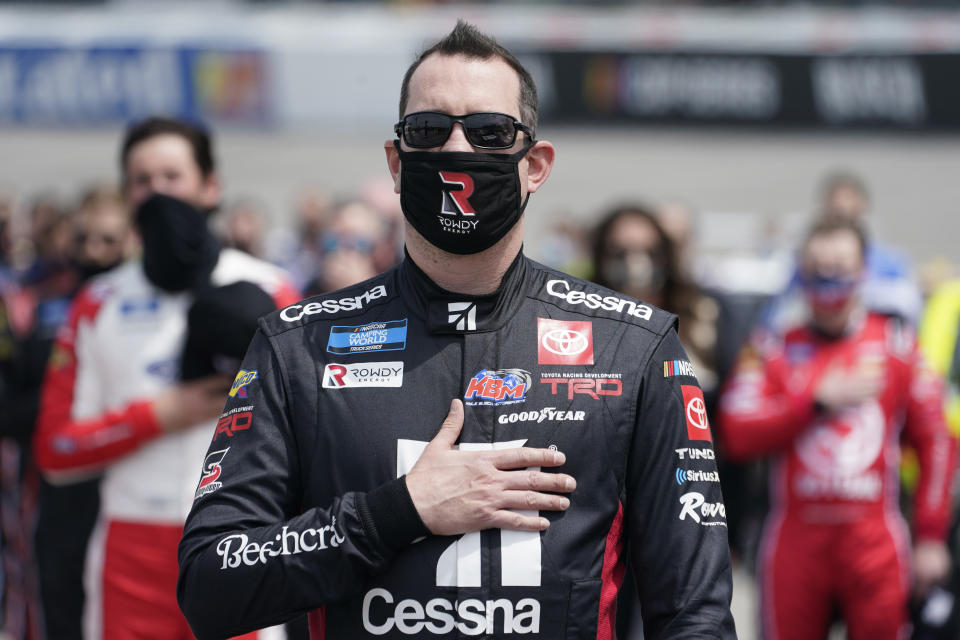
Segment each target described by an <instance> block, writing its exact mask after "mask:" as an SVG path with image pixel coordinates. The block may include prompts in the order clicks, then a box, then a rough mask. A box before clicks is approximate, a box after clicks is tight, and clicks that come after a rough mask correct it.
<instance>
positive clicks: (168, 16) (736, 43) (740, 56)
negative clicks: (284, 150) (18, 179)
mask: <svg viewBox="0 0 960 640" xmlns="http://www.w3.org/2000/svg"><path fill="white" fill-rule="evenodd" d="M459 17H465V18H467V19H469V20H471V21H472V22H474V23H475V24H477V26H479V27H480V28H481V29H483V30H486V31H488V32H489V33H492V34H494V35H496V36H497V37H498V38H499V39H500V41H501V42H503V43H504V44H505V45H507V46H508V47H510V48H511V49H512V50H514V51H516V52H518V53H520V54H521V55H520V57H521V59H522V60H523V62H524V64H525V65H527V66H528V68H529V69H530V70H531V73H533V75H534V77H535V78H536V80H537V83H538V86H539V88H540V97H541V105H542V111H543V121H544V122H545V123H548V124H549V123H551V122H562V123H571V124H585V125H593V124H603V123H607V122H610V123H617V124H622V123H624V122H627V123H638V124H642V123H647V122H649V123H678V124H684V125H696V124H708V125H712V124H723V125H742V126H757V125H766V126H778V127H828V128H830V127H873V128H896V129H926V128H930V129H956V128H960V82H958V81H957V79H958V77H960V11H957V10H942V11H931V10H915V11H910V10H905V9H893V8H879V9H878V8H865V9H862V10H857V9H842V10H833V9H816V8H809V7H806V8H805V7H793V8H765V9H744V10H729V9H727V10H720V9H706V8H701V9H691V8H688V9H682V10H672V9H669V8H664V9H658V8H650V7H642V6H638V7H621V8H616V9H614V8H591V7H584V6H578V7H556V6H533V5H516V6H513V5H510V6H506V5H505V4H504V5H482V6H481V5H464V6H446V5H443V6H429V7H419V8H413V7H410V8H403V7H391V6H387V5H367V4H358V5H356V6H354V5H352V4H351V5H327V4H324V3H317V4H311V3H280V4H277V5H269V4H266V3H265V4H264V5H262V6H261V5H259V4H258V5H256V6H254V5H251V4H250V3H241V2H229V1H227V0H223V1H222V2H217V3H212V4H207V3H174V4H172V5H170V7H169V8H168V7H167V5H166V3H140V2H131V3H117V4H115V5H114V4H107V5H104V6H101V7H96V6H91V7H80V8H74V9H71V10H66V9H63V8H50V7H49V6H47V7H46V8H44V6H43V5H41V6H40V7H39V8H33V7H31V8H29V9H27V8H19V9H18V8H4V7H0V124H6V125H7V126H25V125H26V126H48V125H58V126H59V125H67V126H86V125H97V124H115V123H122V122H126V121H129V120H131V119H134V118H138V117H141V116H143V115H145V114H147V113H164V114H169V115H177V116H181V117H185V118H191V119H202V120H207V121H211V122H212V123H213V124H216V125H223V124H228V125H236V126H240V127H248V128H250V127H252V128H259V127H280V128H315V129H326V130H331V129H335V130H345V129H350V128H353V129H356V128H369V127H371V126H376V127H380V128H381V129H382V130H383V131H385V132H388V131H389V125H390V124H392V123H393V122H395V121H396V117H397V112H396V105H397V96H398V94H399V88H400V79H401V78H402V76H403V73H404V70H405V69H406V67H407V65H408V64H410V62H411V61H412V60H413V59H414V56H415V55H416V53H417V52H418V51H420V50H422V49H423V47H424V46H425V45H427V44H429V43H432V42H435V41H436V40H437V39H439V38H440V37H442V36H443V35H444V34H445V33H447V32H448V31H449V30H450V28H451V27H452V26H453V25H454V24H455V22H456V20H457V18H459Z"/></svg>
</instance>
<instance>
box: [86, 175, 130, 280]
mask: <svg viewBox="0 0 960 640" xmlns="http://www.w3.org/2000/svg"><path fill="white" fill-rule="evenodd" d="M73 241H74V251H73V256H74V258H73V260H74V263H75V264H76V266H77V268H78V269H79V271H80V273H81V275H82V276H83V279H87V278H91V277H93V276H95V275H98V274H100V273H103V272H105V271H109V270H110V269H112V268H113V267H115V266H117V265H118V264H120V263H121V262H123V261H124V260H126V259H127V258H130V257H132V256H133V255H134V253H135V252H136V250H137V248H138V241H137V235H136V233H135V232H134V230H133V225H132V224H131V221H130V213H129V211H128V210H127V205H126V203H124V201H123V195H122V194H121V193H120V191H119V190H117V189H116V188H114V187H109V186H99V187H94V188H92V189H90V190H88V191H87V192H86V193H85V194H84V196H83V197H82V198H81V200H80V206H79V207H78V208H77V211H76V213H75V214H74V219H73Z"/></svg>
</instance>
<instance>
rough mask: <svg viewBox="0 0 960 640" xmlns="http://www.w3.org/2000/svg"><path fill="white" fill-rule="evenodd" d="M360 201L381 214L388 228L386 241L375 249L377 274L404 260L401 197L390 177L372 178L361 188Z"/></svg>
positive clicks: (374, 257)
mask: <svg viewBox="0 0 960 640" xmlns="http://www.w3.org/2000/svg"><path fill="white" fill-rule="evenodd" d="M360 201H361V202H363V203H364V204H365V205H367V206H368V207H370V208H371V209H373V210H374V211H376V212H377V213H378V214H380V218H381V220H383V223H384V225H385V227H386V236H385V238H384V241H383V242H381V243H379V244H378V245H377V248H376V249H374V256H373V259H374V262H375V263H376V265H377V273H380V272H383V271H386V270H387V269H389V268H390V267H392V266H393V265H395V264H397V263H398V262H400V260H401V259H402V258H403V210H402V209H401V208H400V195H399V194H398V193H396V192H395V191H394V189H393V180H391V179H390V178H389V177H388V176H378V177H376V178H371V179H370V180H368V181H367V182H366V183H364V184H363V185H362V186H361V187H360Z"/></svg>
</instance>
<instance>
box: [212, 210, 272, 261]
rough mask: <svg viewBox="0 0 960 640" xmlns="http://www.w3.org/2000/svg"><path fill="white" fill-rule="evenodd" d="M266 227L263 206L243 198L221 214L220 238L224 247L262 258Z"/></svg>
mask: <svg viewBox="0 0 960 640" xmlns="http://www.w3.org/2000/svg"><path fill="white" fill-rule="evenodd" d="M266 226H267V219H266V214H265V213H264V210H263V205H262V204H261V203H259V202H257V201H256V200H254V199H251V198H244V199H242V200H238V201H237V202H235V203H233V204H231V205H230V206H229V207H227V209H226V211H224V212H223V214H222V217H221V224H220V227H221V232H220V237H221V239H222V240H223V244H224V245H225V246H227V247H232V248H234V249H237V250H239V251H243V252H244V253H249V254H250V255H252V256H254V257H256V258H262V257H264V237H265V235H266Z"/></svg>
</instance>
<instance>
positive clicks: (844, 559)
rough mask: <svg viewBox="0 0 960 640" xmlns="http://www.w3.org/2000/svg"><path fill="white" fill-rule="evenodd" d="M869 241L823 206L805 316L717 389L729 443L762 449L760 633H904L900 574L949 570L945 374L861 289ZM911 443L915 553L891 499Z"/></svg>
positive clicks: (917, 585) (765, 342)
mask: <svg viewBox="0 0 960 640" xmlns="http://www.w3.org/2000/svg"><path fill="white" fill-rule="evenodd" d="M866 251H867V243H866V239H865V235H864V232H863V231H862V229H861V228H860V227H859V226H858V225H857V224H856V223H855V222H853V221H851V220H850V219H848V218H842V217H839V216H836V215H833V216H826V217H824V218H822V219H820V220H819V221H818V222H817V223H816V224H815V225H814V226H813V228H812V229H811V230H810V232H809V233H808V235H807V238H806V239H805V241H804V245H803V247H802V251H801V258H802V259H801V265H800V282H801V283H802V284H801V286H802V289H803V295H804V299H805V300H806V304H807V305H808V306H809V314H808V316H807V317H808V318H809V320H808V321H807V323H806V325H805V326H802V327H798V328H795V329H793V330H791V331H789V332H787V333H786V334H785V335H771V334H769V333H766V334H765V335H766V337H765V338H763V337H758V338H756V339H754V340H752V341H751V343H750V344H749V345H748V346H747V347H745V348H744V350H743V353H742V355H741V357H740V360H739V362H738V364H737V367H736V369H735V371H734V373H733V375H732V376H731V379H730V381H729V383H728V384H727V385H726V387H725V389H726V390H725V393H724V395H723V397H722V399H721V402H720V411H719V417H720V420H719V421H718V422H719V427H720V428H719V434H720V435H721V437H722V439H723V442H724V445H725V451H726V452H727V455H728V456H730V457H732V458H737V459H750V458H755V457H758V456H771V457H773V458H774V464H773V465H772V466H771V477H770V482H769V486H770V491H771V494H770V501H771V503H772V505H773V509H772V511H771V513H770V514H769V516H768V519H767V525H766V526H765V538H764V541H763V543H762V547H761V548H762V555H761V557H760V558H759V559H758V571H759V573H760V577H759V579H758V582H759V584H760V585H761V587H762V597H761V604H762V616H761V617H762V622H763V628H764V634H763V635H764V637H777V638H784V639H789V638H796V639H797V640H806V639H808V638H825V637H827V633H828V629H829V627H830V624H831V621H832V618H833V615H834V612H836V611H840V612H842V615H843V617H844V619H845V621H846V623H847V628H848V630H849V634H850V637H851V638H870V639H874V638H878V639H882V638H889V639H890V640H894V639H897V638H902V637H905V636H904V634H905V633H906V628H907V620H906V610H907V602H908V596H909V594H908V582H907V581H906V580H905V579H904V578H905V576H906V575H907V574H908V571H909V570H910V569H911V568H912V570H913V578H914V580H913V587H914V594H915V595H917V596H920V597H922V596H924V595H925V594H926V593H928V592H929V591H930V589H931V588H932V587H933V586H934V585H935V584H937V583H938V582H940V581H942V580H943V579H944V578H945V577H946V572H947V570H948V568H949V562H950V561H949V556H948V552H947V548H946V546H945V544H944V539H945V537H946V532H947V524H948V522H949V512H950V499H949V494H950V486H951V478H952V475H953V458H954V455H953V452H954V444H953V441H952V439H951V438H950V437H949V434H948V433H947V430H946V427H945V424H944V420H943V409H942V395H941V391H942V385H941V382H940V380H939V379H938V378H937V376H936V375H935V374H934V373H933V372H931V371H930V370H929V369H928V368H927V367H925V366H924V364H923V358H922V357H921V356H920V353H919V350H918V347H917V345H916V341H915V340H914V337H913V334H912V332H911V331H910V330H908V329H905V328H904V326H903V323H902V321H900V320H898V319H891V318H888V317H885V316H883V315H880V314H875V313H870V312H869V311H868V309H867V308H866V306H865V305H864V302H863V300H862V298H861V287H860V283H861V282H862V279H863V277H864V272H865V270H866ZM901 428H902V434H903V436H904V437H905V440H906V441H907V442H909V443H910V444H911V445H912V446H913V447H914V448H915V449H916V450H917V452H918V457H919V461H920V469H921V478H920V483H919V488H918V491H917V494H916V495H917V497H916V500H914V505H913V506H914V536H913V541H914V554H913V561H912V563H911V559H910V557H909V555H908V551H907V550H906V549H905V548H904V543H905V541H906V540H908V539H909V538H908V536H907V531H906V525H905V523H904V522H903V518H902V517H901V516H900V514H899V512H898V508H899V505H898V502H897V494H898V490H899V479H898V474H897V469H898V464H899V459H900V456H899V453H900V451H899V442H900V435H901Z"/></svg>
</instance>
